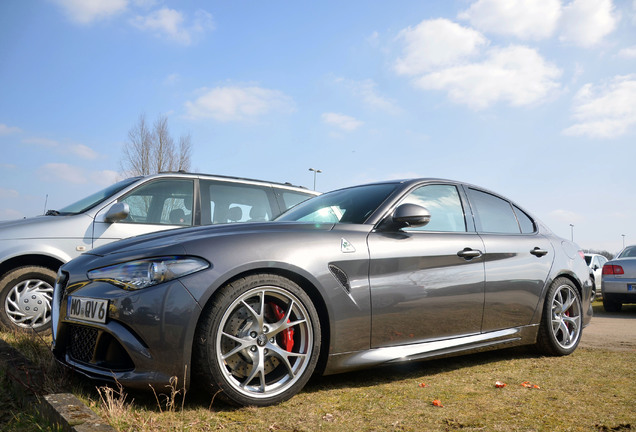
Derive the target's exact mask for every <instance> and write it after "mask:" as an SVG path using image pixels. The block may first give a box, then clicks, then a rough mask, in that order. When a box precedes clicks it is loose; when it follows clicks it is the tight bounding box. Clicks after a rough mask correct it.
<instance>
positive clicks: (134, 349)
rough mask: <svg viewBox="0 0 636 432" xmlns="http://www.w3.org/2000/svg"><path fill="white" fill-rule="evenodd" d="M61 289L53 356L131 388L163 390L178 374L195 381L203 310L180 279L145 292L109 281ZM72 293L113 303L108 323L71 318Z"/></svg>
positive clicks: (57, 297) (57, 292)
mask: <svg viewBox="0 0 636 432" xmlns="http://www.w3.org/2000/svg"><path fill="white" fill-rule="evenodd" d="M76 286H79V287H78V288H74V287H73V286H71V287H65V286H60V285H58V286H56V289H55V298H54V303H55V304H54V311H53V317H54V319H53V325H54V331H53V336H54V339H53V353H54V355H55V357H56V359H57V360H58V361H59V362H61V363H62V364H64V365H66V366H69V367H71V368H72V369H74V370H76V371H77V372H80V373H82V374H84V375H86V376H88V377H90V378H94V379H100V380H106V381H114V380H116V381H118V382H120V383H121V384H123V385H126V386H127V387H132V388H135V387H136V388H144V389H147V388H148V385H149V384H150V385H151V386H153V387H157V386H158V388H163V386H165V385H167V384H168V383H169V381H170V378H171V377H173V376H176V377H177V378H179V379H184V380H185V382H189V381H190V379H189V372H190V369H191V368H190V367H189V365H190V359H191V350H192V341H193V338H194V329H195V328H196V320H197V319H198V317H199V315H200V313H201V309H200V307H199V305H198V303H197V302H196V301H195V300H194V299H193V298H192V296H191V295H190V293H189V292H188V291H187V290H186V289H185V287H184V286H183V285H182V284H181V282H180V281H178V280H174V281H171V282H168V283H165V284H161V285H156V286H153V287H149V288H146V289H142V290H139V291H125V290H123V289H120V288H118V287H115V286H113V285H111V284H109V283H107V282H100V281H94V282H89V283H85V284H84V285H82V284H76ZM69 295H72V296H81V297H85V298H94V299H101V300H107V301H108V313H107V317H106V322H105V323H95V322H89V321H84V320H78V319H74V318H71V317H70V316H69V308H68V298H69Z"/></svg>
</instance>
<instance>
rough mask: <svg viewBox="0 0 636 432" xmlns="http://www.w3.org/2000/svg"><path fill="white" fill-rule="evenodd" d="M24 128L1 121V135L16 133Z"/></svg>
mask: <svg viewBox="0 0 636 432" xmlns="http://www.w3.org/2000/svg"><path fill="white" fill-rule="evenodd" d="M20 132H22V130H21V129H20V128H17V127H14V126H7V125H6V124H2V123H0V135H10V134H14V133H20Z"/></svg>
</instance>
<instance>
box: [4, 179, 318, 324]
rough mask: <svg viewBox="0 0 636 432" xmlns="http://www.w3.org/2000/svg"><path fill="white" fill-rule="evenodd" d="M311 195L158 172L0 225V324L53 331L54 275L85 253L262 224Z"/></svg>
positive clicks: (282, 186) (267, 184)
mask: <svg viewBox="0 0 636 432" xmlns="http://www.w3.org/2000/svg"><path fill="white" fill-rule="evenodd" d="M315 195H317V193H316V192H313V191H309V190H307V189H305V188H300V187H294V186H292V185H290V184H280V183H271V182H264V181H260V180H249V179H241V178H237V177H225V176H212V175H206V174H188V173H182V172H179V173H161V174H156V175H150V176H145V177H134V178H129V179H126V180H123V181H120V182H119V183H116V184H114V185H112V186H110V187H108V188H106V189H104V190H102V191H100V192H97V193H95V194H93V195H91V196H89V197H87V198H84V199H82V200H81V201H78V202H76V203H74V204H71V205H69V206H67V207H65V208H63V209H60V210H49V211H48V212H47V213H46V215H45V216H38V217H33V218H28V219H21V220H15V221H8V222H0V325H1V326H3V327H5V328H8V329H23V328H29V329H33V330H36V331H46V330H48V329H50V322H51V307H50V302H51V298H52V296H53V286H54V284H55V277H56V274H57V270H58V268H59V267H60V266H61V265H62V264H64V263H65V262H67V261H69V260H70V259H71V258H74V257H76V256H79V255H80V254H81V253H82V252H86V251H90V250H92V249H93V248H95V247H97V246H100V245H104V244H106V243H110V242H113V241H115V240H119V239H123V238H127V237H131V236H135V235H138V234H145V233H149V232H154V231H161V230H167V229H172V228H178V227H188V226H196V225H212V224H223V223H231V222H261V221H267V220H270V219H273V218H274V217H276V216H278V215H279V214H280V213H282V212H283V211H285V210H287V209H288V208H290V207H292V206H294V205H295V204H298V203H299V202H301V201H304V200H306V199H307V198H310V197H313V196H315Z"/></svg>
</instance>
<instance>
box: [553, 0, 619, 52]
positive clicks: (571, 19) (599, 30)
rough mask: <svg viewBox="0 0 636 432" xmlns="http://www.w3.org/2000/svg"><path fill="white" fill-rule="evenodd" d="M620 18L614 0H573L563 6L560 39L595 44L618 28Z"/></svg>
mask: <svg viewBox="0 0 636 432" xmlns="http://www.w3.org/2000/svg"><path fill="white" fill-rule="evenodd" d="M619 19H620V16H619V14H618V13H617V12H615V10H614V4H613V3H612V0H573V1H571V2H570V3H569V4H567V5H565V6H564V8H563V16H562V18H561V36H560V40H561V41H562V42H565V43H572V44H574V45H578V46H582V47H591V46H594V45H596V44H597V43H599V42H600V41H601V40H602V39H603V38H604V37H605V36H607V35H608V34H610V33H611V32H613V31H614V30H615V29H616V26H617V24H618V21H619Z"/></svg>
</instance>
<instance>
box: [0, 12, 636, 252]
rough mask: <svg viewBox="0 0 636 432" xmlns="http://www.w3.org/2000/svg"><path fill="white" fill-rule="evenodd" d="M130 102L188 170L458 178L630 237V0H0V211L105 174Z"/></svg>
mask: <svg viewBox="0 0 636 432" xmlns="http://www.w3.org/2000/svg"><path fill="white" fill-rule="evenodd" d="M142 115H143V116H145V117H146V119H147V121H149V122H154V121H155V120H156V119H158V118H159V117H161V116H165V117H166V118H167V119H168V126H169V129H170V133H171V134H172V135H173V136H174V137H175V138H178V137H179V136H185V135H187V134H189V135H190V137H191V142H192V166H191V171H194V172H202V173H210V174H222V175H231V176H238V177H248V178H257V179H263V180H270V181H276V182H291V183H293V184H296V185H303V186H306V187H308V188H313V183H314V176H315V180H316V189H317V190H320V191H323V192H325V191H328V190H332V189H337V188H341V187H346V186H350V185H355V184H362V183H368V182H373V181H379V180H387V179H397V178H412V177H438V178H445V179H453V180H460V181H464V182H468V183H471V184H476V185H479V186H482V187H485V188H487V189H490V190H493V191H495V192H497V193H499V194H502V195H504V196H506V197H508V198H510V199H512V200H513V201H515V202H516V203H517V204H518V205H520V206H521V207H523V208H525V209H527V210H528V211H529V212H530V213H531V214H533V215H534V216H536V217H537V218H539V219H540V220H541V221H543V222H544V223H545V224H546V225H547V226H549V227H550V228H551V229H552V230H553V231H554V232H555V233H556V234H558V235H560V236H562V237H565V238H568V239H569V238H571V237H573V238H574V241H575V242H577V243H578V244H579V245H580V246H581V247H582V248H585V249H596V250H607V251H609V252H612V253H616V252H617V251H618V250H620V249H621V248H622V245H623V241H625V244H636V180H634V177H636V176H635V175H632V173H634V174H636V145H635V138H636V0H429V1H424V0H420V1H411V0H400V1H393V2H388V1H381V0H365V1H356V0H347V1H342V0H338V1H331V0H322V1H320V2H304V1H286V2H283V1H277V0H273V1H267V2H265V1H244V2H236V1H188V0H184V1H169V0H163V1H162V0H4V1H1V2H0V220H10V219H17V218H23V217H30V216H35V215H39V214H42V213H43V212H44V210H45V209H56V208H61V207H64V206H65V205H68V204H70V203H72V202H75V201H77V200H79V199H81V198H83V197H85V196H87V195H89V194H91V193H93V192H95V191H97V190H99V189H102V188H104V187H106V186H108V185H109V184H111V183H113V182H115V181H116V180H118V179H121V178H122V174H121V172H120V171H121V168H120V167H121V160H122V156H123V150H122V149H123V146H124V145H125V143H126V142H127V139H128V132H129V131H130V130H131V129H132V128H133V127H134V126H135V125H136V124H137V122H138V119H139V118H140V116H142ZM310 168H313V169H317V170H320V171H321V172H320V173H318V174H315V173H314V172H312V171H310V170H309V169H310Z"/></svg>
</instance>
